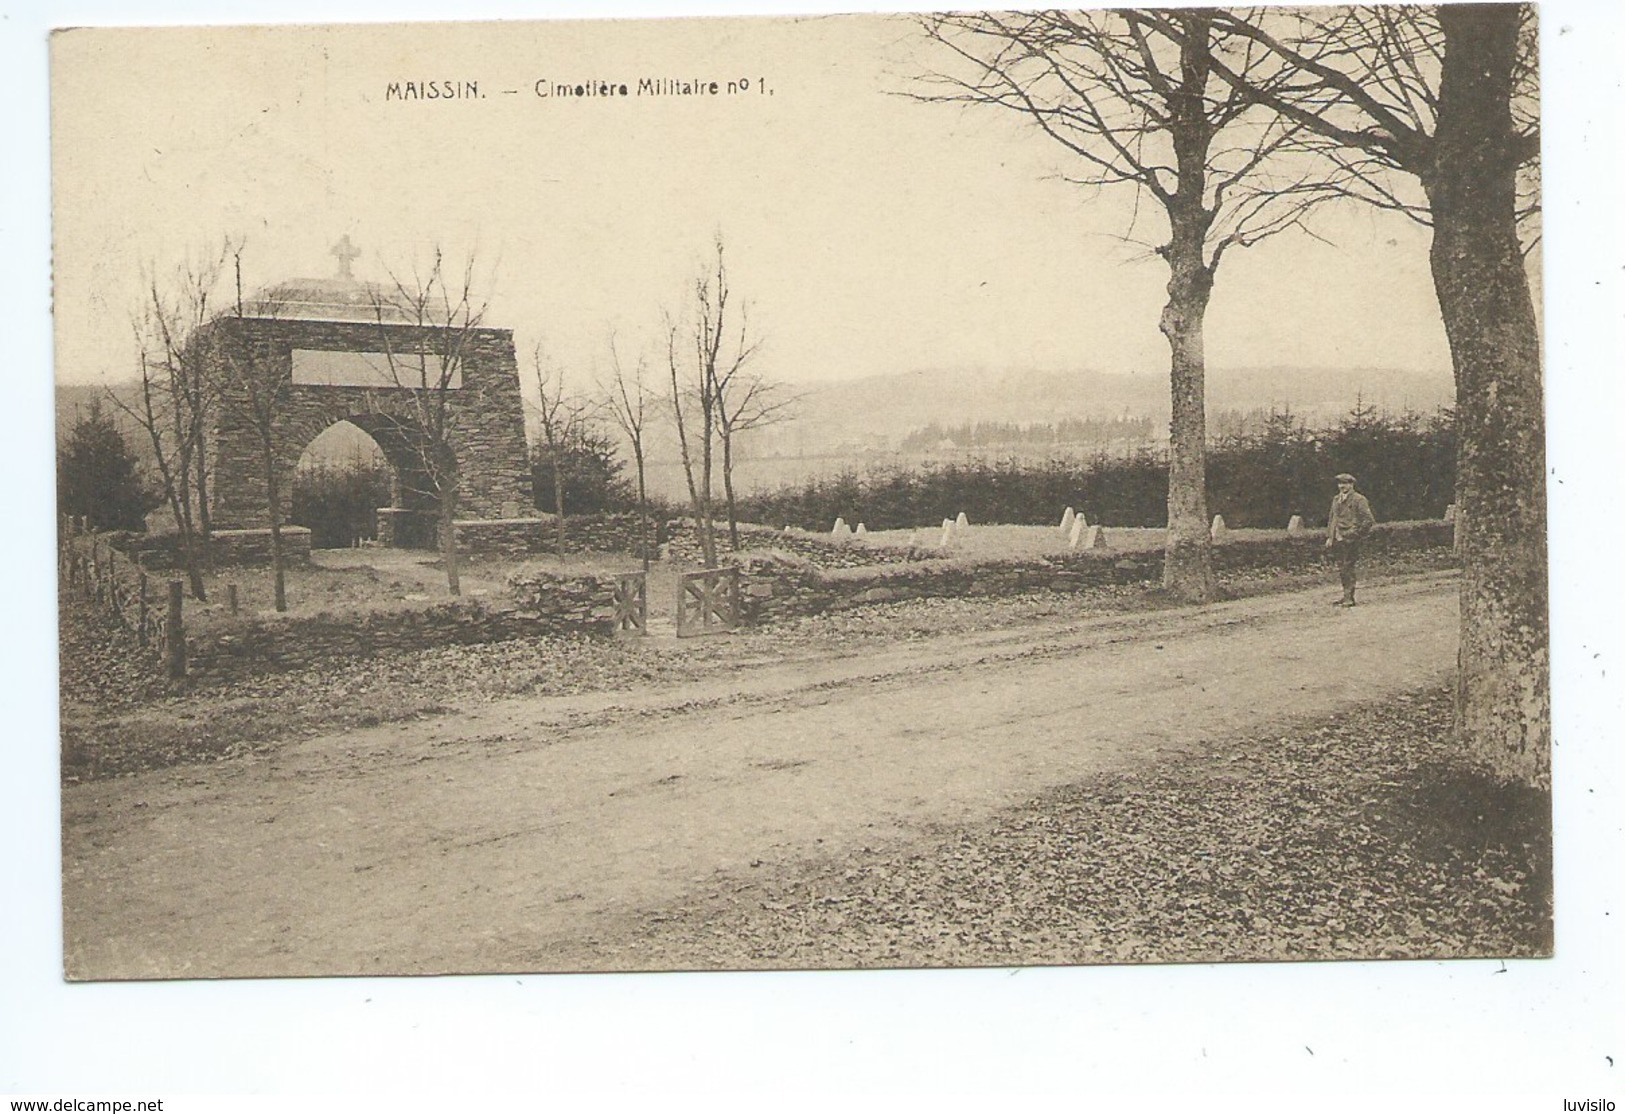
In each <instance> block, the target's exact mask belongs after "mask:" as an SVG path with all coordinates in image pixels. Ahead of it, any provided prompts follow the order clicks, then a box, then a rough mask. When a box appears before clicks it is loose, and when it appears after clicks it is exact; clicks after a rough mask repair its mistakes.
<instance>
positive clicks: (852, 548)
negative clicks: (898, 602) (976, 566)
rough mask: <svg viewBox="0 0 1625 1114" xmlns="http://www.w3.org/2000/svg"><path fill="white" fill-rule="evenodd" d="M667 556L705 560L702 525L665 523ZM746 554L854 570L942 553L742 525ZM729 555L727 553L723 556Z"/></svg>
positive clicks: (723, 529) (722, 532) (723, 535)
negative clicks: (788, 557)
mask: <svg viewBox="0 0 1625 1114" xmlns="http://www.w3.org/2000/svg"><path fill="white" fill-rule="evenodd" d="M665 534H666V538H667V541H666V543H665V550H664V552H665V555H666V557H667V558H669V559H670V560H673V561H681V562H684V563H687V564H693V565H698V564H700V563H701V562H702V560H703V557H702V550H701V549H700V531H699V527H698V526H697V525H696V524H695V523H694V521H693V520H692V519H687V518H679V519H673V520H672V521H671V522H668V523H666V527H665ZM739 540H740V543H741V544H742V546H743V550H742V552H744V553H759V552H767V551H777V552H780V553H793V554H795V555H796V556H797V557H801V558H803V559H804V560H806V561H808V562H810V563H811V564H813V565H814V566H815V567H817V568H820V569H853V568H865V567H868V566H872V565H899V564H906V563H907V562H910V561H924V560H928V559H930V558H932V557H935V556H939V554H938V552H937V551H936V550H933V549H926V548H925V547H923V546H913V547H910V546H885V545H871V544H869V543H868V542H866V541H864V540H862V539H861V538H858V537H855V536H853V537H849V538H848V539H847V540H846V541H843V542H835V541H831V540H830V539H829V538H827V537H825V536H824V535H822V534H810V533H808V532H807V531H805V530H794V529H792V530H775V529H773V528H772V527H771V526H755V525H749V524H746V523H740V525H739ZM717 545H718V546H719V547H720V548H721V549H723V550H726V549H727V545H728V525H727V523H726V522H723V523H719V524H718V526H717ZM724 556H725V557H726V555H724Z"/></svg>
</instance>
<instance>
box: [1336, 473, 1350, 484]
mask: <svg viewBox="0 0 1625 1114" xmlns="http://www.w3.org/2000/svg"><path fill="white" fill-rule="evenodd" d="M1337 482H1338V483H1340V484H1351V483H1353V482H1354V477H1353V476H1351V475H1349V474H1348V473H1347V472H1339V473H1338V474H1337Z"/></svg>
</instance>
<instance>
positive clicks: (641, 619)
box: [615, 572, 649, 634]
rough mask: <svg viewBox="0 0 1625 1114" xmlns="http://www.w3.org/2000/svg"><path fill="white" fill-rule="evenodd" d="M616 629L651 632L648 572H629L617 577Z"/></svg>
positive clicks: (639, 632) (640, 632)
mask: <svg viewBox="0 0 1625 1114" xmlns="http://www.w3.org/2000/svg"><path fill="white" fill-rule="evenodd" d="M615 630H616V631H617V632H626V631H630V632H632V633H633V634H648V633H649V578H648V576H647V575H646V574H644V573H641V572H628V573H622V574H621V575H620V576H619V577H617V578H616V579H615Z"/></svg>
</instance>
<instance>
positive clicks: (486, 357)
mask: <svg viewBox="0 0 1625 1114" xmlns="http://www.w3.org/2000/svg"><path fill="white" fill-rule="evenodd" d="M377 304H378V295H377V291H376V288H374V287H372V286H371V285H370V284H366V283H362V282H358V281H356V280H354V279H350V278H340V279H302V280H296V281H295V282H291V283H285V284H282V285H281V286H278V287H273V288H272V289H271V290H269V291H266V292H264V293H263V294H262V295H261V296H260V297H259V298H258V300H256V301H255V302H253V303H251V304H250V306H249V307H248V309H247V310H246V311H245V312H244V313H243V314H241V315H235V314H233V315H228V316H223V317H221V318H219V319H217V320H216V321H214V322H213V323H211V324H210V325H209V326H208V327H207V328H206V329H204V330H200V331H199V334H198V335H197V336H196V337H194V339H193V343H194V344H199V345H207V346H210V350H211V358H213V359H215V360H217V361H218V362H219V364H220V366H221V367H223V368H224V367H234V368H237V369H242V368H245V367H246V368H250V369H252V370H251V372H250V374H252V375H253V376H255V377H256V380H257V381H258V382H261V383H266V384H269V385H270V386H271V387H272V388H273V389H274V390H275V392H276V394H275V400H276V401H275V404H274V406H273V407H272V413H273V434H272V441H273V443H274V448H275V454H274V455H275V457H276V467H277V471H278V495H279V498H278V503H279V509H280V512H281V515H280V517H281V520H282V521H286V517H287V512H288V509H289V503H290V500H291V496H292V491H293V480H294V474H295V472H296V470H297V468H298V463H299V456H300V454H301V453H302V452H303V450H304V447H305V446H306V445H307V444H309V443H310V441H311V440H312V439H314V438H315V437H316V436H317V435H318V434H320V433H321V432H322V431H323V430H325V429H327V428H328V427H329V426H331V425H333V424H334V423H336V422H339V421H348V422H350V423H352V424H354V425H356V426H359V427H360V428H361V429H363V430H365V431H366V432H367V433H368V434H369V435H370V436H371V437H372V438H373V440H374V441H376V442H377V443H378V446H379V448H380V449H381V450H382V451H383V453H384V456H385V457H386V458H387V459H388V460H389V462H390V465H391V467H392V469H393V470H394V473H395V477H396V482H395V484H394V485H393V487H394V490H393V492H392V495H393V499H392V502H393V506H391V507H388V508H380V511H381V512H382V513H381V514H380V516H379V518H380V521H379V538H380V541H382V542H384V543H385V544H419V545H422V544H428V543H427V541H426V539H427V538H432V536H433V529H434V527H433V525H432V521H433V511H434V497H433V495H432V493H431V492H432V484H430V483H429V481H428V479H427V472H426V471H425V467H424V463H423V461H424V453H425V452H426V446H425V444H424V437H423V434H422V432H421V431H422V429H423V423H422V422H421V420H420V418H419V416H418V414H417V410H418V409H419V408H421V407H422V406H423V405H425V403H430V404H433V405H441V404H443V405H444V407H445V414H446V417H445V422H444V428H445V431H446V435H445V442H446V444H447V445H448V446H449V449H450V452H451V455H452V456H453V457H454V458H455V459H454V464H453V466H454V468H455V471H456V475H457V490H458V532H459V536H460V537H461V538H464V539H465V540H466V541H467V542H469V543H470V544H471V545H472V546H473V547H474V548H478V547H479V541H480V537H481V534H482V532H484V531H482V529H481V528H482V526H485V525H486V524H490V525H491V526H493V527H494V526H496V525H497V524H499V523H500V524H502V526H503V527H504V529H503V530H499V531H496V532H498V533H507V534H511V533H512V532H513V531H512V529H511V528H512V527H514V526H517V525H520V524H521V523H529V522H536V524H537V526H538V527H539V526H540V521H539V519H537V518H536V512H535V504H534V503H533V502H532V498H531V477H530V465H529V461H528V458H527V453H526V444H525V419H524V408H523V402H522V400H521V397H520V391H519V369H518V364H517V361H516V359H515V356H514V347H513V333H512V331H511V330H509V329H496V328H486V327H478V328H463V329H459V330H457V332H458V333H459V334H460V335H459V336H458V337H457V348H456V350H457V352H458V359H457V361H456V370H455V373H454V374H453V375H451V376H449V377H448V383H447V386H446V387H445V389H444V390H443V391H441V390H440V389H439V387H438V383H437V379H431V380H430V386H429V387H428V388H427V389H424V388H423V386H422V383H421V382H419V383H418V384H417V386H418V387H419V389H417V390H413V389H412V386H413V384H412V382H411V380H410V377H409V376H408V375H406V374H403V370H402V368H403V366H407V364H406V362H405V361H403V359H402V357H401V356H400V354H401V353H410V352H414V351H417V352H421V351H425V350H427V351H436V350H437V349H436V345H437V344H439V343H441V342H442V341H443V340H444V335H443V334H447V333H448V332H449V331H448V330H446V329H443V328H441V327H438V326H434V325H418V324H412V323H408V322H405V321H400V320H390V319H388V317H387V316H385V315H383V314H380V313H379V311H378V310H377V309H375V306H376V305H377ZM380 317H383V318H384V319H383V320H380ZM392 353H393V354H395V355H394V358H393V359H392V358H391V354H392ZM242 376H243V373H242V372H241V371H240V370H239V371H238V372H237V373H236V374H235V375H233V374H222V375H221V376H220V377H219V378H220V390H219V397H218V402H217V403H216V405H215V408H214V420H213V421H212V422H211V424H210V430H209V442H208V448H207V453H208V460H209V464H210V471H211V473H212V476H211V479H210V484H211V486H210V490H209V509H210V516H211V520H212V525H213V526H214V527H215V528H217V529H263V528H267V527H269V525H270V520H269V516H268V513H267V508H268V501H267V499H266V495H265V478H264V464H263V460H262V455H261V440H260V437H259V434H258V433H257V431H256V428H255V425H254V422H253V412H254V411H253V407H252V405H251V403H250V402H249V396H248V393H247V391H246V389H245V388H244V387H243V386H242V382H241V380H242ZM421 378H423V376H422V375H421V372H420V380H421ZM403 383H405V384H406V385H403Z"/></svg>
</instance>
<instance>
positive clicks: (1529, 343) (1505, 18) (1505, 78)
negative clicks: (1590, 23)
mask: <svg viewBox="0 0 1625 1114" xmlns="http://www.w3.org/2000/svg"><path fill="white" fill-rule="evenodd" d="M1518 14H1519V11H1518V8H1517V6H1515V5H1504V6H1503V5H1471V6H1468V5H1462V6H1457V5H1441V7H1440V9H1439V21H1440V24H1441V25H1442V28H1443V30H1444V35H1445V57H1444V68H1443V72H1442V74H1441V78H1440V90H1439V115H1438V129H1437V132H1436V136H1437V150H1436V152H1435V156H1434V160H1433V165H1432V167H1431V168H1429V170H1428V171H1427V172H1425V173H1424V174H1423V186H1424V187H1425V188H1426V189H1427V193H1428V200H1429V202H1430V204H1431V207H1432V212H1433V226H1434V233H1433V245H1432V249H1431V255H1430V262H1431V265H1432V269H1433V282H1434V288H1435V290H1436V292H1437V294H1438V298H1439V308H1440V311H1441V313H1442V315H1443V318H1444V325H1445V331H1446V333H1447V334H1448V336H1449V339H1450V355H1451V362H1452V364H1453V366H1454V369H1455V377H1456V428H1457V430H1458V433H1459V438H1460V444H1459V450H1458V456H1457V471H1456V490H1457V498H1456V501H1457V505H1458V506H1459V507H1460V509H1461V512H1462V514H1463V516H1464V519H1465V521H1464V522H1463V523H1462V543H1461V553H1462V578H1461V644H1460V650H1459V656H1458V668H1457V678H1456V723H1457V730H1458V733H1459V735H1460V737H1461V741H1462V743H1463V745H1464V747H1465V749H1466V750H1467V752H1468V753H1469V754H1470V755H1471V756H1472V757H1473V758H1474V759H1476V760H1478V761H1480V762H1482V763H1483V764H1484V765H1485V766H1487V767H1488V768H1489V769H1490V770H1491V771H1492V772H1493V773H1494V774H1496V775H1497V776H1498V777H1500V778H1502V779H1503V780H1506V781H1515V782H1521V783H1523V784H1527V785H1533V786H1536V787H1540V788H1547V787H1549V786H1550V784H1551V747H1550V744H1551V737H1550V715H1551V689H1550V677H1549V672H1548V670H1549V646H1548V641H1547V639H1548V627H1547V585H1546V468H1545V452H1544V449H1545V426H1544V416H1543V410H1542V407H1543V403H1542V390H1541V370H1540V337H1539V332H1538V329H1537V323H1536V318H1535V310H1534V303H1533V300H1532V298H1531V297H1530V291H1529V281H1528V277H1527V275H1526V273H1525V271H1524V264H1523V256H1522V252H1521V251H1520V249H1519V245H1518V236H1517V219H1516V193H1515V183H1516V174H1517V166H1518V161H1519V155H1518V152H1517V151H1516V149H1515V142H1514V131H1513V122H1512V116H1511V111H1510V99H1511V91H1512V66H1513V59H1514V54H1515V50H1516V44H1517V34H1518Z"/></svg>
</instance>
